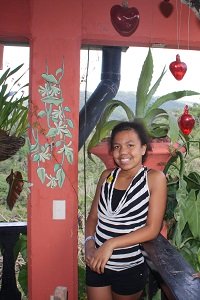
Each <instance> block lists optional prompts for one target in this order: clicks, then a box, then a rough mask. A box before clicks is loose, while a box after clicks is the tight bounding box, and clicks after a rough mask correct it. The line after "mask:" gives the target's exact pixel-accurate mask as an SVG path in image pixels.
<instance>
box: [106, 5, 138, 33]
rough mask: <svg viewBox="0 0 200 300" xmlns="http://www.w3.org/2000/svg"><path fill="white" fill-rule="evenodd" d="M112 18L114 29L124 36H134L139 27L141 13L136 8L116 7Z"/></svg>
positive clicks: (111, 12) (113, 8)
mask: <svg viewBox="0 0 200 300" xmlns="http://www.w3.org/2000/svg"><path fill="white" fill-rule="evenodd" d="M110 16H111V22H112V25H113V27H114V28H115V29H116V31H117V32H118V33H119V34H121V35H123V36H130V35H131V34H133V33H134V32H135V31H136V29H137V27H138V25H139V19H140V16H139V11H138V10H137V8H135V7H128V6H125V5H123V6H121V5H114V6H113V7H112V8H111V10H110Z"/></svg>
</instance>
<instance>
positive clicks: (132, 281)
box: [86, 263, 148, 295]
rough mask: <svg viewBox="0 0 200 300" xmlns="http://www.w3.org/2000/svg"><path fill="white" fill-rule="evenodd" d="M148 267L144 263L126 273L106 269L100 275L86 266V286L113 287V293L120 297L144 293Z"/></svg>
mask: <svg viewBox="0 0 200 300" xmlns="http://www.w3.org/2000/svg"><path fill="white" fill-rule="evenodd" d="M147 277H148V267H147V264H146V263H142V264H140V265H138V266H135V267H133V268H130V269H127V270H124V271H112V270H109V269H105V270H104V273H103V274H98V273H96V272H94V271H92V270H91V269H90V268H89V267H87V266H86V285H87V286H92V287H103V286H111V289H112V291H113V292H115V293H116V294H119V295H132V294H135V293H137V292H139V291H142V290H143V289H144V287H145V285H146V282H147Z"/></svg>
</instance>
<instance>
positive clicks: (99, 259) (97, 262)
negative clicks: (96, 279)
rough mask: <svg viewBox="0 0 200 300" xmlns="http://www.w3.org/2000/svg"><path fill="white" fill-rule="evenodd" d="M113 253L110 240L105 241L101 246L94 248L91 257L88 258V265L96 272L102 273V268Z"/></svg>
mask: <svg viewBox="0 0 200 300" xmlns="http://www.w3.org/2000/svg"><path fill="white" fill-rule="evenodd" d="M112 253H113V248H112V243H111V240H108V241H106V242H105V243H104V244H103V245H101V247H99V248H98V249H96V251H95V253H94V255H93V257H92V258H91V259H90V262H89V264H88V266H89V267H90V269H91V270H92V271H94V272H97V273H98V274H102V273H104V268H105V265H106V263H107V261H108V260H109V258H110V257H111V255H112Z"/></svg>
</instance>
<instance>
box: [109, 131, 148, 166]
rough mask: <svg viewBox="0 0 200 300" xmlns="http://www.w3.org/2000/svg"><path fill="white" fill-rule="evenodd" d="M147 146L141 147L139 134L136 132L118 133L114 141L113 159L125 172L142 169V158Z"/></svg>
mask: <svg viewBox="0 0 200 300" xmlns="http://www.w3.org/2000/svg"><path fill="white" fill-rule="evenodd" d="M145 152H146V145H141V141H140V139H139V136H138V134H137V133H136V132H135V131H134V130H124V131H120V132H118V133H117V134H116V135H115V137H114V140H113V148H112V153H113V158H114V161H115V163H116V164H117V165H118V166H119V167H120V168H121V169H124V170H130V169H132V168H137V167H141V165H142V156H143V155H144V154H145Z"/></svg>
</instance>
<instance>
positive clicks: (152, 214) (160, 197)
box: [91, 170, 167, 273]
mask: <svg viewBox="0 0 200 300" xmlns="http://www.w3.org/2000/svg"><path fill="white" fill-rule="evenodd" d="M148 183H149V190H150V199H149V209H148V217H147V222H146V225H145V226H144V227H142V228H139V229H138V230H136V231H133V232H131V233H128V234H124V235H122V236H119V237H116V238H111V239H109V240H107V241H106V242H105V243H104V244H103V245H102V246H101V247H100V248H98V250H97V251H96V252H95V256H94V257H93V259H92V260H91V268H92V269H93V270H94V271H96V272H98V273H103V272H104V267H105V264H106V263H107V261H108V259H109V258H110V256H111V255H112V252H113V250H114V249H117V248H123V247H129V246H132V245H135V244H139V243H143V242H146V241H149V240H152V239H154V238H156V237H157V235H158V234H159V232H160V230H161V226H162V221H163V217H164V213H165V208H166V198H167V183H166V178H165V175H164V173H162V172H160V171H155V170H150V171H149V173H148Z"/></svg>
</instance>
